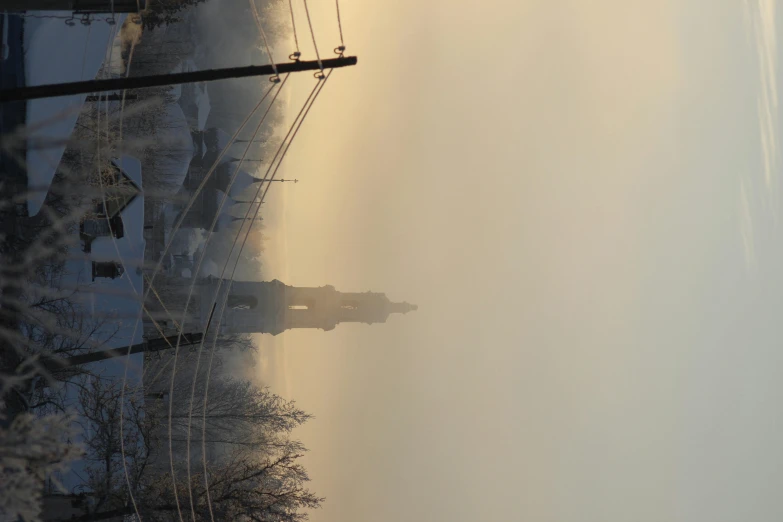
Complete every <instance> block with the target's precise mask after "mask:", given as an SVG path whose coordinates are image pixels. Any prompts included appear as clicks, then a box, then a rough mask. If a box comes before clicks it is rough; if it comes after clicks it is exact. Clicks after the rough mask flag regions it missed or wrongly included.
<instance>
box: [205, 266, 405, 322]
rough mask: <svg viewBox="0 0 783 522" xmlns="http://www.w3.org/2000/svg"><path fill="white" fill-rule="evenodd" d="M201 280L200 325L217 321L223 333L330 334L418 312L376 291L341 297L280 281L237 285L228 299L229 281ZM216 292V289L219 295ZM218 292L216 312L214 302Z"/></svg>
mask: <svg viewBox="0 0 783 522" xmlns="http://www.w3.org/2000/svg"><path fill="white" fill-rule="evenodd" d="M219 283H220V281H219V280H218V279H216V278H205V279H204V280H203V281H202V283H201V285H200V289H199V305H198V306H199V309H200V316H201V324H202V325H206V324H207V322H209V321H210V317H212V316H219V315H220V314H219V312H220V310H221V308H222V306H223V302H225V303H226V305H225V313H223V316H222V320H221V332H222V333H268V334H272V335H277V334H280V333H282V332H284V331H285V330H288V329H290V328H319V329H321V330H333V329H334V328H335V326H337V325H338V324H339V323H365V324H373V323H385V322H386V320H387V319H388V318H389V316H390V315H391V314H395V313H400V314H405V313H408V312H410V311H413V310H416V309H417V308H418V307H417V306H416V305H412V304H410V303H407V302H402V303H396V302H392V301H390V300H389V298H388V297H386V294H383V293H377V292H339V291H337V290H336V289H335V288H334V287H333V286H330V285H327V286H321V287H295V286H288V285H286V284H284V283H282V282H281V281H278V280H274V281H255V282H250V281H235V282H234V283H233V284H232V285H230V286H231V291H230V295H228V298H227V299H226V293H225V292H226V290H227V288H228V287H229V284H228V282H227V281H226V282H224V283H223V284H222V285H221V284H219ZM218 287H220V289H219V290H218ZM218 292H219V293H220V296H219V299H218V300H217V305H216V306H215V311H214V313H213V302H214V300H215V296H216V294H217V293H218Z"/></svg>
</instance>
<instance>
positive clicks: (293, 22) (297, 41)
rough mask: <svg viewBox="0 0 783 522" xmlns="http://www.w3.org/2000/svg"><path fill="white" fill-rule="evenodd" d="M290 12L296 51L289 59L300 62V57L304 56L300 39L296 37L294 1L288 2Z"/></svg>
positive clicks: (289, 0)
mask: <svg viewBox="0 0 783 522" xmlns="http://www.w3.org/2000/svg"><path fill="white" fill-rule="evenodd" d="M288 10H289V11H291V27H292V28H293V30H294V45H295V46H296V51H294V53H293V54H291V55H290V56H289V57H288V58H290V59H291V60H298V59H299V57H300V56H302V53H301V52H299V37H298V36H297V35H296V20H294V4H293V0H288Z"/></svg>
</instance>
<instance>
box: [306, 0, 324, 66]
mask: <svg viewBox="0 0 783 522" xmlns="http://www.w3.org/2000/svg"><path fill="white" fill-rule="evenodd" d="M302 1H303V2H304V7H305V13H306V14H307V24H308V25H309V26H310V35H311V36H312V37H313V47H314V48H315V57H316V58H317V59H318V60H317V61H318V67H319V68H320V69H321V78H323V75H324V64H323V62H322V61H321V54H320V53H319V52H318V44H317V43H315V32H313V21H312V20H311V19H310V9H309V8H308V7H307V0H302Z"/></svg>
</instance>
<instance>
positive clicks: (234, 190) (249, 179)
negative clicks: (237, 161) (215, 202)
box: [228, 170, 255, 198]
mask: <svg viewBox="0 0 783 522" xmlns="http://www.w3.org/2000/svg"><path fill="white" fill-rule="evenodd" d="M254 182H255V178H254V177H253V176H251V175H250V174H248V173H247V172H245V171H244V170H240V171H239V172H237V175H236V178H234V184H233V185H231V189H229V191H228V194H229V196H231V197H232V198H238V197H239V196H240V195H241V194H242V193H243V192H244V191H245V190H247V189H248V188H249V187H250V186H251V185H253V183H254Z"/></svg>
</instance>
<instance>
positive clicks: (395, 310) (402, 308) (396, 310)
mask: <svg viewBox="0 0 783 522" xmlns="http://www.w3.org/2000/svg"><path fill="white" fill-rule="evenodd" d="M418 309H419V307H418V306H416V305H415V304H410V303H409V302H407V301H403V302H402V303H389V313H392V314H407V313H408V312H412V311H414V310H418Z"/></svg>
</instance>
